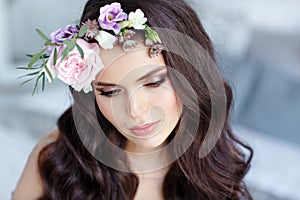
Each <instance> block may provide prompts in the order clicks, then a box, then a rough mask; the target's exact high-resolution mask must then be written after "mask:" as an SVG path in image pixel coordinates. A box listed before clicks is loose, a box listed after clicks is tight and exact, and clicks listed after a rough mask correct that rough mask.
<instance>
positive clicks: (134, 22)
mask: <svg viewBox="0 0 300 200" xmlns="http://www.w3.org/2000/svg"><path fill="white" fill-rule="evenodd" d="M144 16H145V15H144V13H143V11H141V10H140V9H137V10H136V11H135V12H130V13H129V15H128V20H129V21H131V24H130V25H129V27H133V28H134V29H144V28H145V25H144V24H145V23H146V21H147V18H146V17H144Z"/></svg>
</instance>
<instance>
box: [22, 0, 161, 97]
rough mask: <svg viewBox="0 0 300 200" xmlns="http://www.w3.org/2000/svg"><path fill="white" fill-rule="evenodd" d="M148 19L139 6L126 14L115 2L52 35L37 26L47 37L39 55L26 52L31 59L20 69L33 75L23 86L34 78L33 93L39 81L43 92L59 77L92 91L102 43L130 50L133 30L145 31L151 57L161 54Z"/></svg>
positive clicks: (77, 89) (159, 44) (156, 37)
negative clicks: (93, 16) (98, 13)
mask: <svg viewBox="0 0 300 200" xmlns="http://www.w3.org/2000/svg"><path fill="white" fill-rule="evenodd" d="M146 22H147V18H146V17H145V16H144V13H143V12H142V11H141V10H140V9H137V10H136V11H135V12H130V13H129V14H128V15H127V14H126V13H125V12H123V10H122V8H121V5H120V3H117V2H114V3H112V4H110V5H105V6H103V7H101V8H100V16H99V18H98V20H96V19H94V20H90V19H88V20H87V21H86V22H84V23H82V24H81V26H73V25H68V26H67V27H65V28H63V29H58V30H56V31H54V32H52V33H51V34H50V38H48V37H47V36H45V34H43V33H42V32H41V31H40V30H39V29H36V32H37V33H38V35H39V36H40V37H41V38H42V39H43V40H45V43H44V48H43V49H42V50H41V51H39V52H38V53H36V54H33V55H27V56H28V57H30V58H31V60H30V62H29V63H28V65H27V67H21V68H20V69H26V70H32V71H33V72H31V73H28V74H26V75H24V76H22V77H25V76H29V77H30V78H29V79H28V80H26V81H24V82H23V83H22V85H23V84H25V83H27V82H29V81H31V80H33V79H34V78H35V79H36V80H35V86H34V90H33V93H32V95H33V94H34V93H36V92H37V91H38V83H39V81H40V80H42V91H44V87H45V79H46V78H47V80H48V82H52V81H53V79H54V78H55V77H57V78H59V79H60V80H61V81H63V82H64V83H66V84H68V85H70V86H71V87H72V88H74V89H75V90H76V91H81V90H83V91H84V92H86V93H87V92H89V91H92V86H91V83H92V81H93V80H94V79H95V76H96V75H97V73H98V72H99V71H100V70H101V69H102V68H103V67H104V66H103V64H102V61H101V58H100V46H101V47H102V48H103V49H111V48H113V46H115V45H122V48H123V50H124V51H129V50H131V49H133V48H135V47H136V46H137V44H138V43H137V41H135V40H133V37H134V35H135V34H136V32H135V31H134V30H144V31H145V41H144V43H145V46H147V47H149V56H150V57H154V56H157V55H158V54H160V53H161V51H162V50H163V46H162V44H161V40H160V38H159V36H158V34H157V32H156V31H155V30H153V29H151V28H150V27H149V26H148V25H147V24H145V23H146ZM111 33H113V34H111ZM38 61H40V62H38Z"/></svg>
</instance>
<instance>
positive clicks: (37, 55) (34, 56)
mask: <svg viewBox="0 0 300 200" xmlns="http://www.w3.org/2000/svg"><path fill="white" fill-rule="evenodd" d="M45 51H46V48H44V49H42V50H41V51H40V52H39V53H36V54H34V55H33V57H32V59H31V61H30V62H29V64H28V68H29V69H30V68H31V67H32V66H33V64H34V63H35V62H36V61H37V60H38V59H40V58H41V57H42V56H43V54H44V52H45Z"/></svg>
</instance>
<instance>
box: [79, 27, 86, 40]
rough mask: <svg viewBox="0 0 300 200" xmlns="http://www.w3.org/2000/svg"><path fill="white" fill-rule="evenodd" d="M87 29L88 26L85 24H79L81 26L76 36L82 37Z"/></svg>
mask: <svg viewBox="0 0 300 200" xmlns="http://www.w3.org/2000/svg"><path fill="white" fill-rule="evenodd" d="M87 29H88V28H87V26H86V25H83V26H81V27H80V30H79V34H78V36H79V37H81V38H82V37H83V36H84V35H85V34H86V31H87Z"/></svg>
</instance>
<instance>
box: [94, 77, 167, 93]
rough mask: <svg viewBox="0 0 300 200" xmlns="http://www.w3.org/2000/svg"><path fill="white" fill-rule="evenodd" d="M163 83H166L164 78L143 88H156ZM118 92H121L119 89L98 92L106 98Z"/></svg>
mask: <svg viewBox="0 0 300 200" xmlns="http://www.w3.org/2000/svg"><path fill="white" fill-rule="evenodd" d="M165 81H166V77H163V78H162V79H160V80H159V81H155V82H152V83H147V84H145V85H144V86H146V87H150V88H156V87H159V86H160V85H161V84H163V83H164V82H165ZM120 91H121V90H120V89H116V90H110V91H107V92H105V91H100V95H102V96H106V97H112V96H114V95H116V94H117V93H118V92H120Z"/></svg>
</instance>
